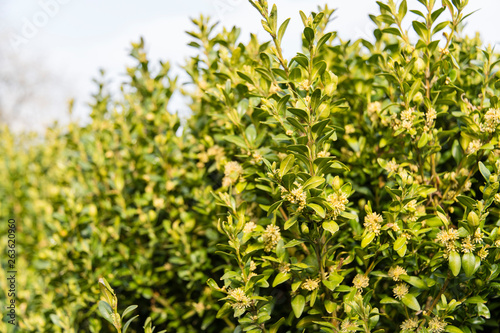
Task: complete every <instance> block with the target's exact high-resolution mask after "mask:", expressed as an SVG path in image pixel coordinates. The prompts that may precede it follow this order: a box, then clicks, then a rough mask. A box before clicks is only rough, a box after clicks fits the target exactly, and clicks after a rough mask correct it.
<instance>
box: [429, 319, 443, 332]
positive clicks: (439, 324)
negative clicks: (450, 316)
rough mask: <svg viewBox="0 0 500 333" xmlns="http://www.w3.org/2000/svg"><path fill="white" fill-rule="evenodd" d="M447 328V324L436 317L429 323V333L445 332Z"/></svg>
mask: <svg viewBox="0 0 500 333" xmlns="http://www.w3.org/2000/svg"><path fill="white" fill-rule="evenodd" d="M445 327H446V323H445V322H444V321H443V320H442V319H439V318H438V317H434V318H432V319H431V321H429V332H432V333H441V332H444V329H445Z"/></svg>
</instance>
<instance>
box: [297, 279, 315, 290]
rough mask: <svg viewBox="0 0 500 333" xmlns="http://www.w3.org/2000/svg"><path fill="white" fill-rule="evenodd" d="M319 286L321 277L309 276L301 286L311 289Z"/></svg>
mask: <svg viewBox="0 0 500 333" xmlns="http://www.w3.org/2000/svg"><path fill="white" fill-rule="evenodd" d="M318 287H319V279H310V278H307V279H306V280H305V281H304V282H303V283H302V286H301V288H302V289H305V290H309V291H313V290H315V289H318Z"/></svg>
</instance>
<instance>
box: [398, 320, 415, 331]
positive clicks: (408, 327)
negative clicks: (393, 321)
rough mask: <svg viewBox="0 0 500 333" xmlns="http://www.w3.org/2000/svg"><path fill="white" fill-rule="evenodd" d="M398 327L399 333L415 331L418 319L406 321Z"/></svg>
mask: <svg viewBox="0 0 500 333" xmlns="http://www.w3.org/2000/svg"><path fill="white" fill-rule="evenodd" d="M400 327H401V331H403V332H414V331H415V329H416V328H417V327H418V319H417V318H411V319H406V320H405V321H403V323H402V324H401V326H400Z"/></svg>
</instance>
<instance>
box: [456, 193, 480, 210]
mask: <svg viewBox="0 0 500 333" xmlns="http://www.w3.org/2000/svg"><path fill="white" fill-rule="evenodd" d="M457 200H458V202H460V203H461V204H462V205H464V206H465V207H467V208H469V209H474V205H475V204H476V200H474V199H471V198H469V197H468V196H465V195H459V196H457Z"/></svg>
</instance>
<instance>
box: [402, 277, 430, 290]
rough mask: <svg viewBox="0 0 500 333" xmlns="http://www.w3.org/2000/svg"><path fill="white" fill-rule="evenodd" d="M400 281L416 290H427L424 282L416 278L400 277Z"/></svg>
mask: <svg viewBox="0 0 500 333" xmlns="http://www.w3.org/2000/svg"><path fill="white" fill-rule="evenodd" d="M400 278H401V280H403V281H405V282H407V283H409V284H411V285H412V286H414V287H417V288H418V289H429V288H428V287H427V285H426V284H425V282H424V281H423V280H422V279H420V278H419V277H416V276H409V275H401V277H400Z"/></svg>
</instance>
